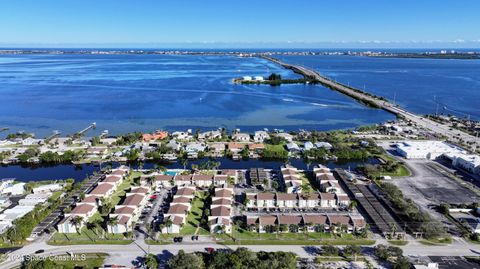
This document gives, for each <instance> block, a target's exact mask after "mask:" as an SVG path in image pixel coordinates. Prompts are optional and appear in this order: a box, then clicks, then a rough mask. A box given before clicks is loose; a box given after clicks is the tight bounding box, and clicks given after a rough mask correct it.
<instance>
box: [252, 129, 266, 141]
mask: <svg viewBox="0 0 480 269" xmlns="http://www.w3.org/2000/svg"><path fill="white" fill-rule="evenodd" d="M269 138H270V135H269V134H268V133H267V132H265V131H256V132H255V135H254V136H253V141H255V142H263V141H264V140H265V139H269Z"/></svg>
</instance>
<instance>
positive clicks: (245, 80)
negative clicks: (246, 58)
mask: <svg viewBox="0 0 480 269" xmlns="http://www.w3.org/2000/svg"><path fill="white" fill-rule="evenodd" d="M233 83H235V84H268V85H271V86H279V85H281V84H310V83H316V81H315V80H314V79H310V78H306V77H303V78H297V79H282V76H281V75H280V74H277V73H272V74H270V76H268V77H267V78H266V79H265V78H264V77H262V76H256V77H251V76H243V77H241V78H235V79H234V80H233Z"/></svg>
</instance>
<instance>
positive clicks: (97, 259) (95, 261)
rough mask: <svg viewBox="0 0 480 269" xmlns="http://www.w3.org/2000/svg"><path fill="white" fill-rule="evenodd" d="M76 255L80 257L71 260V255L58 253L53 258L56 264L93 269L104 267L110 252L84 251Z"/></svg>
mask: <svg viewBox="0 0 480 269" xmlns="http://www.w3.org/2000/svg"><path fill="white" fill-rule="evenodd" d="M76 255H77V257H79V259H76V260H70V259H69V258H70V256H69V255H58V256H54V258H53V259H55V264H56V265H63V266H67V267H69V268H84V269H93V268H99V267H102V265H103V263H104V261H105V258H107V257H108V254H106V253H84V254H76ZM57 257H58V259H57ZM83 257H85V260H83V259H82V258H83Z"/></svg>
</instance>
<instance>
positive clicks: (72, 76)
mask: <svg viewBox="0 0 480 269" xmlns="http://www.w3.org/2000/svg"><path fill="white" fill-rule="evenodd" d="M272 72H277V73H280V74H282V76H283V77H297V75H296V74H293V73H292V72H290V71H289V70H285V69H282V68H280V67H279V66H277V65H274V64H272V63H270V62H268V61H265V60H262V59H258V58H239V57H228V56H174V55H50V54H45V55H1V56H0V127H9V128H10V131H9V132H11V131H18V130H25V131H29V132H35V133H36V134H37V136H39V137H41V136H46V135H48V134H51V133H52V131H53V130H59V131H60V132H62V133H63V134H71V133H73V132H75V131H79V130H81V129H83V128H84V127H86V126H87V125H89V124H90V123H91V122H97V127H98V128H97V130H96V131H94V132H90V133H89V134H88V135H93V134H94V133H97V134H98V133H100V132H101V131H102V130H105V129H108V130H109V131H110V133H111V134H119V133H125V132H130V131H153V130H155V129H167V130H179V129H187V128H192V129H195V128H200V129H203V130H209V129H216V128H218V127H227V128H229V129H233V128H241V129H242V130H244V131H254V130H259V129H263V128H283V129H286V130H298V129H300V128H304V129H318V130H330V129H338V128H352V127H356V126H359V125H365V124H371V123H377V122H381V121H385V120H388V119H392V118H393V116H392V115H390V114H388V113H386V112H384V111H381V110H376V109H370V108H366V107H364V106H362V105H360V104H358V103H357V102H355V101H354V100H352V99H350V98H348V97H345V96H343V95H341V94H339V93H336V92H334V91H331V90H328V89H326V88H323V87H322V86H319V85H282V86H280V87H271V86H266V85H261V86H253V85H234V84H232V82H231V80H232V78H234V77H240V76H244V75H251V76H256V75H262V76H268V75H269V74H270V73H272Z"/></svg>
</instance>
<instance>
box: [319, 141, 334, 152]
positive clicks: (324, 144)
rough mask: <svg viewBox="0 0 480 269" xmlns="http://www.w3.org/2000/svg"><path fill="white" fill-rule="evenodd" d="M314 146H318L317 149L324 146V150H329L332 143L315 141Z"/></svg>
mask: <svg viewBox="0 0 480 269" xmlns="http://www.w3.org/2000/svg"><path fill="white" fill-rule="evenodd" d="M315 147H316V148H319V149H321V148H324V149H326V150H330V149H332V148H333V146H332V144H330V143H328V142H317V143H315Z"/></svg>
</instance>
